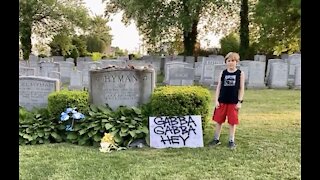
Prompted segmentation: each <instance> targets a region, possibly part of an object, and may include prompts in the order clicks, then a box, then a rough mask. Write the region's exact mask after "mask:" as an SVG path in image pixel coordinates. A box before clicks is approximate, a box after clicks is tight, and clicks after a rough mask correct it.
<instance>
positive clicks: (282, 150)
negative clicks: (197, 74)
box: [19, 89, 301, 180]
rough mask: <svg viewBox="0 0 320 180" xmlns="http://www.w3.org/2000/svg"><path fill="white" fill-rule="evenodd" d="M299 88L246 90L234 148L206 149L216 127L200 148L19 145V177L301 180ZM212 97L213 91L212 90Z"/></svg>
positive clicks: (225, 133) (208, 131) (224, 144)
mask: <svg viewBox="0 0 320 180" xmlns="http://www.w3.org/2000/svg"><path fill="white" fill-rule="evenodd" d="M300 92H301V91H299V90H274V89H264V90H246V91H245V98H244V100H245V101H244V103H243V105H242V109H241V111H240V125H239V126H238V127H237V132H236V143H237V148H236V149H235V150H233V151H232V150H229V149H228V147H227V140H228V126H227V124H226V125H225V126H224V127H223V130H222V134H221V141H222V144H221V145H220V146H218V147H216V148H211V147H208V146H207V143H208V142H209V141H210V140H211V138H212V137H213V128H214V125H213V124H211V127H209V128H208V129H206V135H205V137H204V141H205V147H203V148H195V149H192V148H179V149H153V148H142V149H128V150H124V151H115V152H112V153H102V152H100V151H99V149H98V148H96V147H85V146H77V145H72V144H66V143H61V144H46V145H26V146H19V179H30V180H37V179H41V180H44V179H52V180H56V179H59V180H69V179H70V180H75V179H86V180H89V179H90V180H91V179H92V180H102V179H103V180H107V179H115V180H118V179H123V180H128V179H132V180H138V179H146V180H152V179H159V180H160V179H161V180H162V179H164V180H166V179H172V180H176V179H183V180H185V179H190V180H191V179H194V180H198V179H237V180H239V179H243V180H250V179H268V180H269V179H301V154H300V153H301V137H300V136H301V111H300V109H301V108H300V102H301V101H300V98H301V94H300ZM213 95H214V92H213Z"/></svg>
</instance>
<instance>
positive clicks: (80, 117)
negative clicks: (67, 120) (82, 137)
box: [72, 112, 84, 120]
mask: <svg viewBox="0 0 320 180" xmlns="http://www.w3.org/2000/svg"><path fill="white" fill-rule="evenodd" d="M72 118H73V119H76V120H79V119H83V118H84V115H83V114H81V113H78V112H76V113H74V114H73V115H72Z"/></svg>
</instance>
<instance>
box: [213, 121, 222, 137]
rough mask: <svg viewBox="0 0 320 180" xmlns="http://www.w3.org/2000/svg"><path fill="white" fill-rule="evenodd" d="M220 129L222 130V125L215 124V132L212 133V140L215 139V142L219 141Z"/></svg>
mask: <svg viewBox="0 0 320 180" xmlns="http://www.w3.org/2000/svg"><path fill="white" fill-rule="evenodd" d="M221 129H222V124H219V123H216V130H215V132H214V138H213V139H215V140H219V139H220V133H221Z"/></svg>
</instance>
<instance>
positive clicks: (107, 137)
mask: <svg viewBox="0 0 320 180" xmlns="http://www.w3.org/2000/svg"><path fill="white" fill-rule="evenodd" d="M101 142H107V143H110V144H115V142H114V139H113V136H112V134H110V133H104V136H103V138H102V139H101Z"/></svg>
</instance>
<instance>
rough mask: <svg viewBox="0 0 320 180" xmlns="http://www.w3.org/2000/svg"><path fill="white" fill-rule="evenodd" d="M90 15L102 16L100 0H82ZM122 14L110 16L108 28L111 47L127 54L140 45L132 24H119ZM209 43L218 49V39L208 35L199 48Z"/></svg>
mask: <svg viewBox="0 0 320 180" xmlns="http://www.w3.org/2000/svg"><path fill="white" fill-rule="evenodd" d="M84 2H85V3H86V6H87V7H88V9H89V11H90V12H91V14H93V15H94V14H96V15H102V14H103V11H104V5H103V4H102V0H84ZM121 18H122V14H121V13H118V14H116V15H115V16H111V18H110V21H109V23H108V26H110V27H111V35H112V36H113V40H112V42H111V46H114V47H115V46H117V47H119V48H120V49H127V50H128V51H129V52H133V51H137V50H138V49H139V45H140V44H141V40H140V39H141V37H139V32H138V30H137V28H136V26H135V24H134V22H133V23H131V24H130V25H129V26H125V25H124V24H123V23H122V22H121ZM204 39H208V40H209V41H210V43H209V47H217V46H218V47H219V38H218V37H216V36H214V35H212V34H208V35H206V36H204V37H202V38H201V39H200V44H201V47H207V41H205V40H204Z"/></svg>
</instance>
